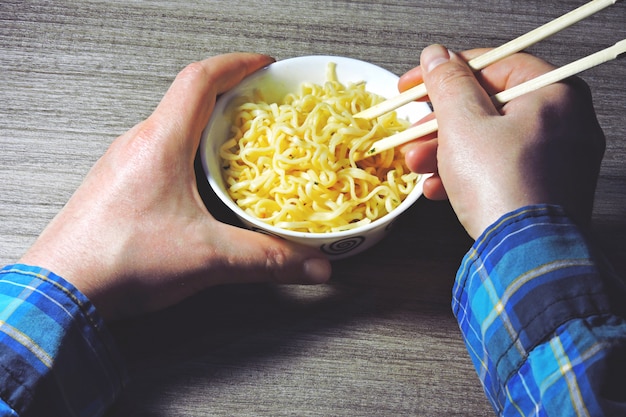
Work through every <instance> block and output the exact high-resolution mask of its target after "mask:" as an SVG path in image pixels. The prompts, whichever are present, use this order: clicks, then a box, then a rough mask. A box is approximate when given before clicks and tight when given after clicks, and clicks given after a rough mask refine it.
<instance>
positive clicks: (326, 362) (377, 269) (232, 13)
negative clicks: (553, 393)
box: [0, 0, 626, 416]
mask: <svg viewBox="0 0 626 417" xmlns="http://www.w3.org/2000/svg"><path fill="white" fill-rule="evenodd" d="M582 4H583V1H582V0H559V1H556V0H541V1H540V0H529V1H520V0H502V1H484V0H481V1H478V0H464V1H458V0H441V1H438V2H432V1H426V0H388V1H382V2H381V1H374V0H361V1H350V0H338V1H331V0H300V1H298V2H295V1H293V2H291V1H273V0H267V1H258V2H236V1H235V2H227V1H215V0H207V1H200V0H192V1H185V2H182V1H181V2H175V1H162V2H158V1H132V2H127V1H99V0H91V1H76V0H65V1H62V2H60V1H59V2H51V1H43V0H41V1H28V0H2V2H1V3H0V22H1V23H0V77H1V82H0V98H1V104H0V149H1V152H0V262H2V263H9V262H14V261H15V260H17V259H18V258H19V257H20V255H21V254H22V253H23V252H24V250H25V249H26V248H27V247H28V246H29V245H30V244H31V243H32V242H33V240H34V239H35V237H36V236H37V235H38V233H39V232H40V231H41V230H42V228H43V227H44V226H45V225H46V224H47V223H48V221H49V220H50V219H51V218H52V216H53V215H54V214H55V213H56V212H57V211H58V210H59V209H60V208H61V207H62V205H63V204H64V203H65V202H66V200H67V199H68V198H69V196H70V194H71V193H72V192H73V190H74V189H75V188H76V187H77V186H78V185H79V184H80V181H81V179H82V178H83V176H84V175H85V174H86V172H87V170H88V169H89V167H90V166H91V165H92V164H93V162H94V161H95V160H96V159H97V158H98V157H99V156H100V155H101V154H102V153H103V152H104V151H105V150H106V148H107V147H108V145H109V144H110V143H111V141H112V140H113V139H114V138H115V137H116V136H117V135H118V134H120V133H122V132H124V131H125V130H127V129H128V128H130V127H131V126H133V125H134V124H135V123H137V122H138V121H140V120H141V119H143V118H144V117H146V116H147V115H148V114H149V113H150V112H151V111H152V109H153V108H154V107H155V105H156V104H157V102H158V101H159V99H160V98H161V96H162V95H163V93H164V92H165V90H166V89H167V87H168V85H169V84H170V82H171V81H172V80H173V77H174V76H175V75H176V73H177V72H178V71H179V70H180V69H181V68H183V67H184V66H185V65H186V64H187V63H189V62H192V61H195V60H199V59H202V58H204V57H207V56H210V55H215V54H219V53H224V52H231V51H256V52H263V53H267V54H270V55H273V56H275V57H276V58H277V59H283V58H288V57H293V56H298V55H308V54H331V55H341V56H348V57H353V58H358V59H363V60H367V61H370V62H373V63H375V64H378V65H381V66H383V67H386V68H388V69H389V70H391V71H393V72H395V73H397V74H401V73H403V72H405V71H407V70H408V69H410V68H412V67H413V66H416V65H417V64H418V57H419V53H420V51H421V49H422V48H423V47H424V46H426V45H428V44H431V43H443V44H445V45H446V46H448V47H450V48H452V49H455V50H462V49H467V48H471V47H478V46H497V45H499V44H502V43H504V42H505V41H508V40H510V39H512V38H514V37H516V36H518V35H520V34H522V33H524V32H526V31H528V30H530V29H533V28H535V27H537V26H539V25H541V24H543V23H545V22H547V21H548V20H550V19H552V18H555V17H557V16H559V15H561V14H563V13H566V12H567V11H569V10H572V9H574V8H576V7H578V6H580V5H582ZM624 22H626V5H624V4H618V5H615V6H613V7H611V8H610V9H608V10H605V11H603V12H601V13H599V14H597V15H596V16H594V17H591V18H589V19H587V20H586V21H584V22H581V23H579V24H577V25H575V26H573V27H571V28H569V29H567V30H565V31H563V32H562V33H560V34H557V35H555V36H554V37H552V38H550V39H548V40H546V41H544V42H541V43H540V44H538V45H536V46H534V47H532V48H531V49H530V51H531V52H533V53H535V54H537V55H539V56H541V57H544V58H546V59H548V60H550V61H552V62H554V63H556V64H559V65H560V64H565V63H567V62H570V61H572V60H573V59H576V58H578V57H582V56H584V55H587V54H589V53H591V52H594V51H596V50H599V49H601V48H603V47H605V46H609V45H611V44H613V43H614V42H616V41H617V40H619V39H622V38H624V37H625V36H624V35H625V34H626V25H625V24H624ZM584 78H585V80H586V81H587V82H588V83H589V84H590V86H591V88H592V90H593V94H594V98H595V103H596V106H597V112H598V117H599V120H600V123H601V124H602V126H603V127H604V130H605V132H606V136H607V143H608V145H607V152H606V158H605V160H604V164H603V167H602V172H601V178H600V183H599V187H598V193H597V202H596V208H595V215H594V219H595V230H596V232H597V235H598V237H599V239H600V241H601V242H602V244H603V246H605V248H606V250H607V253H608V255H609V256H610V257H611V258H612V259H614V261H615V262H616V265H617V267H618V269H620V270H621V271H624V270H626V268H624V261H623V259H625V257H624V255H626V251H625V250H624V242H626V164H625V161H626V128H625V127H624V126H625V123H624V122H625V120H624V119H625V118H624V115H625V114H626V112H625V107H626V106H625V103H626V68H625V66H624V61H623V60H622V61H621V62H614V63H611V64H606V65H604V66H602V67H598V68H595V69H593V70H591V71H588V72H587V73H585V74H584ZM200 187H201V188H202V189H203V193H204V194H205V195H206V197H207V202H208V204H209V205H211V204H212V203H211V201H212V196H211V195H210V192H208V191H207V187H206V184H205V183H203V182H202V181H200ZM470 244H471V241H470V239H469V238H468V237H467V236H466V235H465V233H464V232H463V230H462V229H461V228H460V227H459V225H458V224H457V222H456V219H455V217H454V215H453V213H452V211H451V210H450V208H449V206H448V204H447V203H441V202H439V203H435V202H429V201H426V200H421V201H419V202H418V203H417V204H416V205H415V206H414V207H413V208H412V209H411V210H410V212H409V213H408V214H407V215H406V216H404V217H403V219H402V221H401V224H399V225H398V227H397V228H396V229H395V231H394V232H393V234H392V235H391V236H390V238H388V239H387V240H386V241H384V242H383V243H381V244H380V245H378V246H377V247H375V248H373V249H371V250H369V251H368V252H366V253H364V254H362V255H359V256H356V257H354V258H351V259H348V260H345V261H341V262H337V263H336V265H335V272H334V276H333V279H332V281H331V282H330V283H329V284H328V285H323V286H319V287H298V286H294V287H276V286H271V285H250V286H232V287H223V288H216V289H213V290H210V291H208V292H206V293H204V294H201V295H199V296H197V297H195V298H193V299H191V300H189V301H188V302H185V303H183V304H181V305H179V306H177V307H175V308H172V309H170V310H169V311H166V312H162V313H158V314H154V315H151V316H148V317H143V318H139V319H135V320H131V321H127V322H124V323H120V324H118V325H115V326H114V328H113V330H114V332H115V334H116V335H117V336H118V338H119V340H120V346H121V348H122V350H123V352H124V354H125V355H126V357H127V358H128V364H129V369H130V373H131V376H132V379H131V382H130V385H129V386H128V389H127V390H126V392H125V394H124V396H123V397H122V398H121V399H120V401H119V402H118V403H117V404H116V406H115V407H114V409H113V410H111V413H110V415H111V416H130V415H132V416H209V415H210V416H222V415H224V416H225V415H229V416H235V415H254V416H282V415H293V416H318V415H327V416H409V415H410V416H461V415H467V416H489V415H492V413H493V412H492V410H491V407H490V405H489V404H488V403H487V401H486V400H485V398H484V395H483V393H482V390H481V388H480V386H479V383H478V379H477V377H476V376H475V374H474V370H473V368H472V366H471V363H470V361H469V358H468V356H467V354H466V352H465V348H464V345H463V342H462V340H461V337H460V333H459V331H458V329H457V326H456V322H455V320H454V318H453V316H452V314H451V311H450V298H451V287H452V283H453V280H454V274H455V271H456V268H457V266H458V264H459V261H460V259H461V257H462V256H463V254H464V253H465V251H466V250H467V249H468V248H469V246H470Z"/></svg>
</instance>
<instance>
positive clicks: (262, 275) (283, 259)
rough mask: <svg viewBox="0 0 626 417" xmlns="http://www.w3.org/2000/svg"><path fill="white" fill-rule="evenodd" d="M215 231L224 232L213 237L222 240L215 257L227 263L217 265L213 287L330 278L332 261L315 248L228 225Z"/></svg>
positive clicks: (213, 274)
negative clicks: (229, 284) (216, 285)
mask: <svg viewBox="0 0 626 417" xmlns="http://www.w3.org/2000/svg"><path fill="white" fill-rule="evenodd" d="M216 227H219V228H221V230H220V231H219V234H215V235H214V237H213V239H215V236H219V240H220V241H219V242H218V245H217V246H218V247H219V250H218V252H217V253H216V254H217V255H218V257H220V258H221V259H223V260H224V259H225V260H226V262H225V263H220V262H217V263H216V264H215V265H214V267H217V269H216V270H213V271H212V273H211V274H210V276H211V280H212V281H214V282H212V283H211V284H216V283H219V284H228V283H252V282H275V283H281V284H321V283H323V282H326V281H327V280H328V279H329V278H330V275H331V264H330V262H329V260H328V259H327V258H326V257H325V256H324V255H322V254H321V253H320V252H318V251H317V250H315V249H313V248H310V247H306V246H302V245H298V244H296V243H293V242H289V241H287V240H284V239H280V238H277V237H274V236H268V235H266V234H263V233H258V232H253V231H251V230H247V229H244V228H239V227H235V226H231V225H228V224H225V223H219V224H218V225H217V226H216ZM220 265H221V267H220ZM215 281H217V282H215Z"/></svg>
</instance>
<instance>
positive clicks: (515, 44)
mask: <svg viewBox="0 0 626 417" xmlns="http://www.w3.org/2000/svg"><path fill="white" fill-rule="evenodd" d="M618 1H621V0H593V1H590V2H589V3H587V4H585V5H583V6H581V7H579V8H577V9H575V10H572V11H571V12H569V13H566V14H564V15H563V16H561V17H558V18H556V19H554V20H552V21H550V22H548V23H546V24H545V25H543V26H540V27H538V28H536V29H534V30H532V31H530V32H528V33H526V34H524V35H522V36H520V37H518V38H516V39H513V40H512V41H509V42H507V43H505V44H503V45H501V46H499V47H498V48H495V49H492V50H491V51H489V52H487V53H485V54H483V55H480V56H478V57H476V58H474V59H472V60H470V61H469V62H468V65H469V67H470V68H471V69H472V70H474V71H480V70H481V69H483V68H485V67H487V66H489V65H491V64H493V63H495V62H497V61H499V60H501V59H502V58H505V57H507V56H509V55H512V54H514V53H516V52H519V51H521V50H523V49H525V48H528V47H529V46H531V45H534V44H535V43H537V42H539V41H541V40H543V39H546V38H548V37H549V36H551V35H553V34H555V33H557V32H559V31H561V30H563V29H565V28H567V27H569V26H571V25H573V24H574V23H576V22H579V21H581V20H583V19H585V18H586V17H589V16H591V15H592V14H594V13H597V12H599V11H600V10H602V9H605V8H606V7H608V6H611V5H613V4H615V3H617V2H618ZM426 94H427V91H426V86H425V85H424V84H418V85H416V86H415V87H413V88H411V89H409V90H406V91H405V92H403V93H401V94H399V95H397V96H395V97H392V98H390V99H388V100H385V101H383V102H382V103H379V104H377V105H374V106H372V107H370V108H368V109H365V110H363V111H361V112H359V113H357V114H355V115H354V117H357V118H360V119H374V118H376V117H378V116H381V115H383V114H385V113H388V112H390V111H392V110H395V109H397V108H398V107H400V106H403V105H405V104H407V103H410V102H412V101H415V100H417V99H419V98H422V97H425V96H426Z"/></svg>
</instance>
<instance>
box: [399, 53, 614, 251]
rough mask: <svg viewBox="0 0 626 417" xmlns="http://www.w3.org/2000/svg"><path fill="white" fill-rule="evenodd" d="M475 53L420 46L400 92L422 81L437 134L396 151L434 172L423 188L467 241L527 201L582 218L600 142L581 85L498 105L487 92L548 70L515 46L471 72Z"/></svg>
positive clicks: (573, 81)
mask: <svg viewBox="0 0 626 417" xmlns="http://www.w3.org/2000/svg"><path fill="white" fill-rule="evenodd" d="M484 52H486V50H472V51H466V52H463V53H461V54H454V53H450V52H449V51H448V50H447V49H445V48H444V47H442V46H440V45H433V46H430V47H427V48H426V49H424V51H423V52H422V55H421V63H420V66H419V67H417V68H414V69H413V70H411V71H409V72H407V73H406V74H405V75H403V76H402V77H401V79H400V81H399V89H400V90H401V91H404V90H406V89H408V88H410V87H412V86H414V85H417V84H419V83H421V82H422V80H423V82H424V83H425V84H426V87H427V90H428V93H429V100H430V101H431V103H432V105H433V108H434V112H435V114H436V117H437V122H438V125H439V130H438V133H437V135H430V136H427V137H425V138H422V139H419V140H417V141H414V142H412V143H410V144H409V145H406V146H405V147H404V148H403V151H404V152H405V158H406V163H407V165H408V166H409V168H410V169H411V170H413V171H415V172H420V173H431V172H432V173H434V175H433V176H432V177H430V178H429V179H428V180H427V181H426V182H425V184H424V195H425V196H426V197H428V198H431V199H436V200H441V199H446V198H449V200H450V203H451V205H452V207H453V209H454V211H455V213H456V215H457V216H458V218H459V220H460V222H461V224H462V225H463V226H464V227H465V229H466V230H467V232H468V233H469V235H470V236H472V237H473V238H474V239H476V238H477V237H478V236H479V235H480V234H481V233H482V232H483V231H484V230H485V229H486V228H487V227H488V226H489V225H491V224H492V223H493V222H495V221H496V220H497V219H498V218H500V217H501V216H502V215H504V214H506V213H508V212H510V211H513V210H515V209H517V208H520V207H523V206H526V205H530V204H540V203H546V204H558V205H562V206H564V208H565V209H566V210H567V211H568V212H569V213H570V215H571V216H572V218H573V219H574V220H575V221H577V222H578V223H579V224H581V225H583V226H584V225H586V224H587V223H588V222H589V221H590V219H591V211H592V205H593V197H594V192H595V186H596V182H597V177H598V173H599V169H600V162H601V160H602V156H603V154H604V148H605V139H604V134H603V133H602V130H601V128H600V126H599V124H598V122H597V119H596V116H595V112H594V109H593V104H592V100H591V95H590V92H589V88H588V87H587V85H586V84H585V83H584V82H582V81H581V80H580V79H578V78H570V79H568V80H566V81H565V82H561V83H557V84H554V85H551V86H548V87H544V88H542V89H540V90H538V91H535V92H532V93H528V94H526V95H524V96H522V97H519V98H517V99H515V100H512V101H511V102H509V103H507V104H505V105H504V106H503V107H502V108H501V109H497V108H496V107H495V106H494V105H493V104H492V102H491V100H490V98H489V96H490V95H493V94H495V93H497V92H499V91H502V90H506V89H508V88H511V87H513V86H515V85H518V84H521V83H522V82H525V81H527V80H529V79H532V78H535V77H537V76H539V75H541V74H543V73H546V72H548V71H550V70H552V69H554V67H553V66H551V65H550V64H548V63H546V62H544V61H542V60H540V59H538V58H535V57H533V56H531V55H528V54H523V53H520V54H515V55H513V56H511V57H508V58H505V59H503V60H501V61H499V62H497V63H496V64H493V65H491V66H489V67H487V68H485V69H483V70H482V71H480V72H478V73H476V74H473V73H472V71H471V70H470V69H469V67H468V66H467V65H466V62H467V61H468V60H470V59H472V58H474V57H476V56H478V55H480V54H482V53H484ZM431 117H432V116H431Z"/></svg>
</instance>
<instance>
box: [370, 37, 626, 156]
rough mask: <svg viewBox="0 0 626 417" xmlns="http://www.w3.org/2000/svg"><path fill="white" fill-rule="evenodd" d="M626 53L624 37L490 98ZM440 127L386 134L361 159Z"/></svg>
mask: <svg viewBox="0 0 626 417" xmlns="http://www.w3.org/2000/svg"><path fill="white" fill-rule="evenodd" d="M624 53H626V39H623V40H621V41H619V42H617V43H616V44H615V45H613V46H610V47H608V48H606V49H603V50H601V51H599V52H596V53H594V54H591V55H589V56H586V57H584V58H581V59H579V60H577V61H574V62H572V63H570V64H567V65H565V66H562V67H560V68H556V69H554V70H552V71H550V72H547V73H545V74H543V75H540V76H539V77H536V78H533V79H532V80H529V81H526V82H525V83H522V84H519V85H517V86H515V87H512V88H509V89H508V90H504V91H502V92H500V93H498V94H495V95H493V96H492V97H491V100H492V101H493V103H494V104H495V105H496V106H502V105H504V104H505V103H507V102H509V101H511V100H513V99H515V98H517V97H519V96H521V95H524V94H526V93H529V92H531V91H535V90H537V89H539V88H542V87H545V86H548V85H550V84H553V83H556V82H558V81H561V80H563V79H565V78H568V77H571V76H573V75H576V74H578V73H580V72H582V71H585V70H588V69H590V68H593V67H595V66H597V65H600V64H603V63H605V62H608V61H611V60H613V59H616V58H617V57H619V56H620V55H622V54H624ZM438 128H439V126H438V124H437V119H433V120H430V121H428V122H425V123H422V124H419V125H416V126H413V127H411V128H408V129H407V130H405V131H402V132H400V133H397V134H395V135H392V136H389V137H386V138H384V139H381V140H379V141H377V142H375V143H374V144H373V145H372V146H371V148H370V149H369V150H368V151H366V152H365V153H364V154H363V157H364V158H367V157H370V156H373V155H376V154H378V153H381V152H383V151H386V150H388V149H391V148H394V147H396V146H399V145H402V144H404V143H407V142H409V141H411V140H414V139H417V138H420V137H422V136H425V135H428V134H430V133H434V132H436V131H437V129H438Z"/></svg>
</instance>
